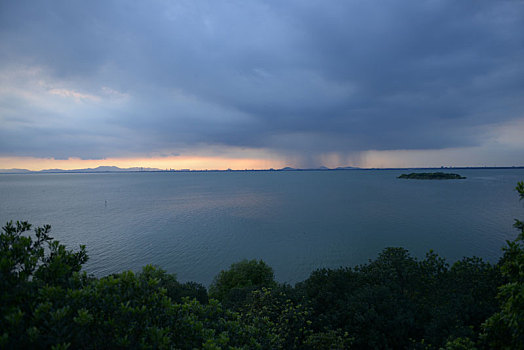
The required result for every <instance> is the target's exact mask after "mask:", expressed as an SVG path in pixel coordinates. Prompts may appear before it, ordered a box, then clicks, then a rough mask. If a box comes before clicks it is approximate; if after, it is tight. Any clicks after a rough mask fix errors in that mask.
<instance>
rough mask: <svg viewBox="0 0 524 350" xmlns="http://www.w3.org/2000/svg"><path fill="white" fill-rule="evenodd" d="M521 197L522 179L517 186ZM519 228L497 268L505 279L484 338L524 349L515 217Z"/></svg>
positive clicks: (521, 254)
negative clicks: (498, 307) (495, 310)
mask: <svg viewBox="0 0 524 350" xmlns="http://www.w3.org/2000/svg"><path fill="white" fill-rule="evenodd" d="M516 190H517V192H518V193H519V196H520V199H521V200H522V199H523V198H524V182H519V183H518V185H517V187H516ZM515 227H516V228H517V229H518V230H519V231H520V232H519V234H518V236H517V238H516V239H515V241H513V242H507V247H505V248H504V256H503V257H502V259H501V261H500V269H501V271H502V275H503V277H504V278H505V279H506V281H507V283H505V284H504V285H502V286H501V287H500V288H499V294H498V296H497V297H498V299H499V301H500V311H499V312H496V313H495V314H493V316H491V317H490V318H489V319H488V320H487V321H486V323H485V324H484V333H483V334H482V337H483V340H484V342H485V343H486V344H488V345H489V346H490V347H494V348H498V349H524V224H523V223H522V222H521V221H519V220H516V221H515Z"/></svg>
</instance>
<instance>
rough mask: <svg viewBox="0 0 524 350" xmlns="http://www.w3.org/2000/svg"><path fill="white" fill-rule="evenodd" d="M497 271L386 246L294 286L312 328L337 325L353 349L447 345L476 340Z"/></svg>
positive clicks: (474, 261)
mask: <svg viewBox="0 0 524 350" xmlns="http://www.w3.org/2000/svg"><path fill="white" fill-rule="evenodd" d="M500 281H501V278H500V273H499V272H498V270H497V268H496V267H494V266H492V265H491V264H488V263H486V262H483V261H482V260H481V259H479V258H467V259H463V260H461V261H458V262H456V263H455V264H454V265H453V266H452V267H451V268H450V267H449V266H448V265H447V264H446V263H445V261H444V260H443V259H442V258H440V257H438V256H437V255H436V254H435V253H433V252H429V253H428V255H427V256H426V258H425V259H424V260H422V261H417V260H416V259H414V258H412V257H411V256H409V254H408V252H407V251H406V250H405V249H402V248H388V249H385V250H384V251H383V252H382V253H381V254H380V255H379V257H378V258H377V259H376V260H374V261H371V262H370V263H369V264H367V265H362V266H357V267H355V268H353V269H351V268H341V269H336V270H331V269H322V270H318V271H315V272H313V273H312V274H311V276H310V277H309V278H308V279H307V280H306V281H304V282H302V283H299V284H297V286H296V288H297V289H299V290H301V291H302V293H303V294H304V296H305V300H306V301H308V302H309V305H311V307H312V310H313V316H312V320H313V329H314V331H316V332H318V331H322V330H324V329H329V330H337V329H341V330H342V331H344V332H347V333H348V334H350V335H351V337H353V338H354V342H353V344H354V346H355V347H356V348H362V349H371V348H395V349H396V348H406V347H410V346H412V343H413V342H415V343H417V342H418V343H421V342H425V343H426V344H433V345H434V346H444V345H445V343H446V341H447V339H448V338H449V337H460V336H471V337H473V338H475V337H476V334H477V333H476V331H478V330H479V328H480V324H481V323H482V322H483V321H484V320H485V319H486V317H488V316H489V315H490V314H491V313H493V312H494V311H495V310H496V301H495V298H494V297H495V295H496V292H497V285H499V284H500Z"/></svg>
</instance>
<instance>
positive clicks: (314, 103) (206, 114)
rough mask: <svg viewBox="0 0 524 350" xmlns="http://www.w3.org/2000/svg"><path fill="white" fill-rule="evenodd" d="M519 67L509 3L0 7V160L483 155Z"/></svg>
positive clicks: (514, 102) (521, 32)
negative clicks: (472, 151) (227, 153)
mask: <svg viewBox="0 0 524 350" xmlns="http://www.w3.org/2000/svg"><path fill="white" fill-rule="evenodd" d="M522 62H524V3H522V2H521V1H461V2H457V1H394V2H391V1H376V2H375V1H373V2H369V1H330V2H328V3H326V2H324V1H312V2H311V1H308V2H303V1H285V2H283V1H227V2H225V1H220V2H217V1H176V2H169V1H167V2H166V1H148V2H129V1H100V2H92V1H88V2H77V1H53V2H51V1H50V2H46V1H38V2H29V1H27V2H26V1H3V2H1V3H0V122H1V123H2V127H0V156H4V157H16V156H30V157H54V158H59V159H64V158H69V157H80V158H84V159H97V158H108V157H131V156H133V157H135V156H143V157H147V156H162V155H169V156H171V155H177V154H188V153H191V152H194V150H195V149H199V150H206V149H208V153H213V152H214V151H213V149H214V148H215V149H228V148H231V149H235V150H238V149H247V150H258V149H260V150H267V151H268V152H272V153H274V154H280V155H281V156H282V157H288V158H289V159H295V160H297V161H296V163H297V165H318V164H315V163H318V162H319V161H320V159H322V157H324V158H325V157H326V155H329V154H331V155H333V154H334V155H338V156H339V157H340V159H342V161H341V162H344V161H345V162H347V161H348V160H351V159H354V160H355V162H356V163H358V159H359V155H360V154H363V152H366V151H368V150H376V151H388V150H426V149H432V150H439V149H448V148H472V147H473V148H474V147H479V148H482V147H484V146H485V145H486V144H487V143H490V142H491V143H493V142H495V141H494V140H497V139H498V138H500V137H501V134H500V133H497V130H501V129H504V126H505V125H519V126H520V127H521V126H522V125H524V124H522V123H521V122H520V121H521V120H523V119H524V64H523V63H522ZM522 132H523V134H524V130H522ZM508 142H510V141H508ZM510 143H511V142H510ZM517 148H518V147H517ZM512 150H513V152H515V147H513V148H512ZM202 152H204V153H205V152H206V151H202ZM516 153H517V156H516V157H519V156H521V155H522V156H523V157H524V150H523V151H521V152H518V151H517V152H516ZM520 159H523V158H520ZM517 161H518V159H515V162H517Z"/></svg>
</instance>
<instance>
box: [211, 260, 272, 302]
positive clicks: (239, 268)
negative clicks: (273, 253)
mask: <svg viewBox="0 0 524 350" xmlns="http://www.w3.org/2000/svg"><path fill="white" fill-rule="evenodd" d="M274 286H276V282H275V278H274V275H273V269H272V268H271V267H270V266H268V265H267V264H266V263H265V262H263V261H262V260H258V261H257V260H242V261H240V262H238V263H235V264H232V265H231V267H230V268H229V270H227V271H224V270H222V271H220V273H219V274H218V275H217V276H216V277H215V278H214V280H213V283H212V284H211V286H210V287H209V296H210V297H212V298H215V299H218V300H220V301H221V302H222V303H223V304H224V305H225V306H227V307H232V308H235V309H237V308H239V307H240V306H242V304H243V303H244V301H245V300H246V299H247V298H249V297H250V295H251V292H252V291H254V290H257V289H260V288H262V287H266V288H270V287H274Z"/></svg>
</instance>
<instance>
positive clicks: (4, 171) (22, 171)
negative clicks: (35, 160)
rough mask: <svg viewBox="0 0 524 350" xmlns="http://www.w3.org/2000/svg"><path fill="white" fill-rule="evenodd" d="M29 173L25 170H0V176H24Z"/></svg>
mask: <svg viewBox="0 0 524 350" xmlns="http://www.w3.org/2000/svg"><path fill="white" fill-rule="evenodd" d="M31 172H32V171H31V170H27V169H0V174H26V173H31Z"/></svg>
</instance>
